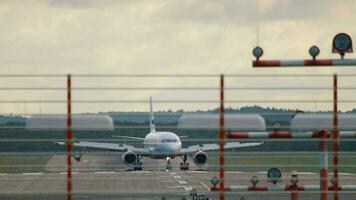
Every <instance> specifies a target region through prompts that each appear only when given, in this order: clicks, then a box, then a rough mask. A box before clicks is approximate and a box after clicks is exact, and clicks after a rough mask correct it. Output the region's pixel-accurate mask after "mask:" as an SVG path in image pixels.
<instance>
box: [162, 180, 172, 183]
mask: <svg viewBox="0 0 356 200" xmlns="http://www.w3.org/2000/svg"><path fill="white" fill-rule="evenodd" d="M161 182H162V183H172V182H174V181H173V180H163V181H161Z"/></svg>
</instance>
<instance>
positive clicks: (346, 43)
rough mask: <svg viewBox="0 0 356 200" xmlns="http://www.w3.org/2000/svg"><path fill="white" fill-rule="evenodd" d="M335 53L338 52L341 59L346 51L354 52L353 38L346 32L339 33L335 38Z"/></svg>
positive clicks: (333, 50) (333, 49)
mask: <svg viewBox="0 0 356 200" xmlns="http://www.w3.org/2000/svg"><path fill="white" fill-rule="evenodd" d="M332 52H333V53H338V54H340V56H341V59H343V58H344V55H345V53H352V52H353V49H352V39H351V37H350V36H349V35H348V34H346V33H339V34H337V35H336V36H335V37H334V39H333V47H332Z"/></svg>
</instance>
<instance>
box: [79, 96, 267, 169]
mask: <svg viewBox="0 0 356 200" xmlns="http://www.w3.org/2000/svg"><path fill="white" fill-rule="evenodd" d="M149 101H150V132H149V133H148V134H147V135H146V137H144V138H140V137H131V136H116V137H120V138H126V139H134V140H139V141H142V142H143V144H144V147H143V148H142V147H134V146H132V145H127V144H116V143H102V142H78V143H74V146H75V147H83V148H94V149H102V150H110V151H121V152H124V154H123V155H122V160H123V162H124V164H125V165H127V166H128V167H131V168H133V170H135V171H136V170H142V162H141V159H142V158H143V157H149V158H152V159H166V160H167V170H168V169H171V168H172V166H171V164H170V161H171V159H174V158H175V157H180V158H181V159H182V162H181V163H180V170H189V163H188V162H187V157H188V156H191V157H192V158H193V161H194V163H195V164H196V165H197V166H198V167H201V166H203V165H204V164H205V163H206V162H207V160H208V155H207V153H206V151H214V150H215V151H216V150H219V144H200V145H192V146H188V147H186V148H182V142H181V140H180V139H181V138H184V137H186V136H180V137H179V136H177V135H176V134H175V133H173V132H168V131H164V132H163V131H156V127H155V120H154V113H153V107H152V98H151V97H150V99H149ZM261 144H263V142H250V143H240V142H226V143H225V149H235V148H242V147H251V146H258V145H261ZM77 160H78V159H77Z"/></svg>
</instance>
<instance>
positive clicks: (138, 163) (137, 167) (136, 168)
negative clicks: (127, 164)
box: [133, 156, 143, 171]
mask: <svg viewBox="0 0 356 200" xmlns="http://www.w3.org/2000/svg"><path fill="white" fill-rule="evenodd" d="M142 157H143V156H137V158H136V162H135V165H134V166H133V170H134V171H142V162H141V159H142Z"/></svg>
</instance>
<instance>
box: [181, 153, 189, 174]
mask: <svg viewBox="0 0 356 200" xmlns="http://www.w3.org/2000/svg"><path fill="white" fill-rule="evenodd" d="M181 158H182V160H183V162H181V163H180V170H182V171H187V170H189V163H188V162H187V155H183V156H181Z"/></svg>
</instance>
